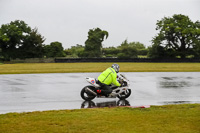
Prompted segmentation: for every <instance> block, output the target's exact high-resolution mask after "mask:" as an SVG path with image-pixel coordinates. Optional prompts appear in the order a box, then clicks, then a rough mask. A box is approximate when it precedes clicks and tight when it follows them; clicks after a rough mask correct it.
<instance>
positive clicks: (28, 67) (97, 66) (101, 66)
mask: <svg viewBox="0 0 200 133" xmlns="http://www.w3.org/2000/svg"><path fill="white" fill-rule="evenodd" d="M112 64H113V63H19V64H1V65H0V74H26V73H75V72H77V73H79V72H101V71H103V70H105V69H106V68H107V67H110V66H111V65H112ZM118 64H119V65H120V71H121V72H200V63H118Z"/></svg>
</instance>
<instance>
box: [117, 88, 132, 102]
mask: <svg viewBox="0 0 200 133" xmlns="http://www.w3.org/2000/svg"><path fill="white" fill-rule="evenodd" d="M130 95H131V89H128V90H126V93H125V92H123V93H121V94H119V95H117V97H118V98H119V99H120V100H124V99H126V98H128V97H129V96H130Z"/></svg>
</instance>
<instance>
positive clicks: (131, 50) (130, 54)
mask: <svg viewBox="0 0 200 133" xmlns="http://www.w3.org/2000/svg"><path fill="white" fill-rule="evenodd" d="M135 44H136V43H134V42H132V43H128V41H127V40H125V41H124V42H122V44H121V45H120V46H119V47H118V49H119V50H120V52H119V53H118V55H117V56H118V58H136V57H137V55H138V51H137V47H136V45H135Z"/></svg>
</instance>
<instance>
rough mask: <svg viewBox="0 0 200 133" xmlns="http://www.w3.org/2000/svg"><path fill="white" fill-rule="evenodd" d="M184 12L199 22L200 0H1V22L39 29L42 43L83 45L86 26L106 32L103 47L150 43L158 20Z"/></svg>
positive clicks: (64, 45) (65, 46)
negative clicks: (129, 43) (14, 22)
mask: <svg viewBox="0 0 200 133" xmlns="http://www.w3.org/2000/svg"><path fill="white" fill-rule="evenodd" d="M174 14H183V15H187V16H189V18H190V19H191V20H192V21H193V22H195V21H197V20H199V21H200V0H0V25H2V24H7V23H10V22H11V21H15V20H23V21H25V22H26V23H27V24H28V25H29V26H31V28H35V27H36V28H38V31H39V33H40V34H42V35H43V36H44V37H45V38H46V41H45V44H50V43H51V42H54V41H59V42H61V43H62V44H63V47H64V48H65V49H66V48H70V47H71V46H75V45H76V44H80V45H85V44H84V43H85V41H86V40H87V35H88V31H89V29H93V28H97V27H99V28H100V29H102V30H106V31H108V33H109V37H108V39H107V40H105V41H104V42H103V47H109V46H119V45H120V44H121V43H122V42H123V41H124V40H125V39H127V40H128V42H136V41H138V42H141V43H143V44H144V45H145V46H150V45H151V39H152V37H154V36H155V35H156V33H157V31H156V30H155V28H156V22H157V20H161V19H162V18H164V17H172V16H173V15H174Z"/></svg>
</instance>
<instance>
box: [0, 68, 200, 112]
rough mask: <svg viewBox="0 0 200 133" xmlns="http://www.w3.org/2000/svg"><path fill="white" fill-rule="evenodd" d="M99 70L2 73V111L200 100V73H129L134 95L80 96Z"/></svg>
mask: <svg viewBox="0 0 200 133" xmlns="http://www.w3.org/2000/svg"><path fill="white" fill-rule="evenodd" d="M99 74H100V73H56V74H11V75H0V114H5V113H10V112H29V111H44V110H59V109H80V108H93V107H95V108H98V107H113V106H142V105H166V104H181V103H200V89H199V88H200V82H199V81H200V72H130V73H124V74H125V75H126V77H127V78H128V79H129V80H130V84H131V86H130V87H131V89H132V94H131V96H130V97H129V98H128V99H126V100H119V99H117V98H107V99H106V98H96V99H94V100H93V101H92V102H86V101H84V100H83V99H82V98H81V97H80V91H81V89H82V88H83V87H84V86H86V85H88V83H87V82H86V81H85V77H98V75H99Z"/></svg>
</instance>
